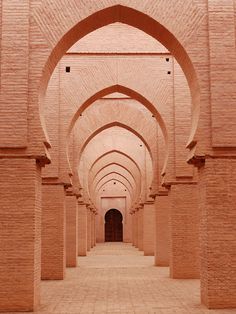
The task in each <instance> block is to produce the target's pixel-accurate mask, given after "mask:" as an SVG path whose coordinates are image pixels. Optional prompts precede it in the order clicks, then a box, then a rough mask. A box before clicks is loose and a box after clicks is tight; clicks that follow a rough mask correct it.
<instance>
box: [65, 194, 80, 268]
mask: <svg viewBox="0 0 236 314" xmlns="http://www.w3.org/2000/svg"><path fill="white" fill-rule="evenodd" d="M77 256H78V201H77V198H76V197H75V196H69V195H67V196H66V266H67V267H76V266H77Z"/></svg>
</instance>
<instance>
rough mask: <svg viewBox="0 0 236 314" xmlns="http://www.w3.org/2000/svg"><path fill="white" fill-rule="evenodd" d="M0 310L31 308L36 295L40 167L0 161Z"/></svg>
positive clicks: (26, 162) (30, 161)
mask: <svg viewBox="0 0 236 314" xmlns="http://www.w3.org/2000/svg"><path fill="white" fill-rule="evenodd" d="M0 173H1V175H0V187H1V188H0V283H1V284H0V311H1V312H8V311H9V312H15V311H33V310H35V309H37V306H38V304H39V300H40V295H39V292H40V291H39V290H40V276H41V274H40V253H41V241H40V237H41V169H40V167H39V166H38V164H37V163H36V161H35V160H34V159H23V158H22V159H13V158H12V159H7V158H4V159H1V162H0Z"/></svg>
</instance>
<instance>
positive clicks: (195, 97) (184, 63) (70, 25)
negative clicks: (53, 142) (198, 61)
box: [34, 0, 203, 148]
mask: <svg viewBox="0 0 236 314" xmlns="http://www.w3.org/2000/svg"><path fill="white" fill-rule="evenodd" d="M150 2H152V1H150ZM175 2H176V3H177V5H178V8H180V7H181V10H182V12H183V11H184V8H183V6H182V5H181V3H180V2H181V1H180V0H179V1H175ZM188 2H190V3H191V5H192V7H194V8H195V9H197V8H196V5H195V4H194V3H193V1H191V0H190V1H188ZM108 3H109V2H108ZM43 4H44V5H42V6H41V7H39V8H38V9H36V10H35V14H34V17H35V19H36V20H37V21H38V23H39V24H41V25H40V26H41V28H43V26H42V20H44V18H45V20H46V21H47V22H48V23H49V25H51V24H53V22H52V21H51V19H48V16H55V13H54V7H53V5H50V3H48V1H44V2H43ZM125 4H126V1H123V2H122V4H121V3H119V2H118V3H117V4H115V5H112V6H108V7H107V6H106V4H105V3H103V2H101V3H100V4H99V5H98V4H95V3H91V5H89V4H88V3H87V2H86V5H87V7H86V8H85V7H83V4H80V14H79V15H77V16H76V14H78V12H76V10H78V8H77V7H76V6H75V13H74V14H75V15H74V16H71V21H61V22H62V23H60V18H61V19H63V18H64V16H65V15H62V16H63V17H60V16H56V17H57V23H56V25H52V30H50V31H51V33H50V31H49V28H50V27H49V28H48V27H47V28H45V29H44V28H43V30H44V31H45V33H48V40H49V41H50V44H51V46H52V49H51V51H50V54H49V56H48V59H47V60H46V64H45V66H44V70H43V76H42V78H41V84H40V86H41V88H40V95H44V92H45V90H46V87H47V84H48V81H49V78H50V76H51V74H52V71H53V70H54V68H55V66H56V64H57V63H58V61H59V60H60V59H61V57H62V56H63V55H64V54H65V52H66V51H67V50H68V49H69V48H70V47H71V46H72V45H73V44H74V43H75V42H77V41H78V40H79V39H81V38H82V37H84V36H85V35H87V34H89V33H90V32H92V31H94V30H96V29H98V28H101V27H103V26H105V25H109V24H111V23H115V22H121V23H124V24H127V25H130V26H133V27H136V28H138V29H140V30H142V31H144V32H145V33H147V34H148V35H150V36H152V37H153V38H155V39H156V40H158V41H159V42H160V43H161V44H163V45H164V46H165V47H166V48H167V49H168V50H169V51H170V52H171V53H172V54H173V55H174V57H175V58H176V60H177V61H178V63H179V64H180V66H181V67H182V69H183V71H184V73H185V76H186V78H187V80H188V83H189V86H190V91H191V95H192V103H193V110H192V112H193V121H192V128H191V132H190V138H189V142H188V146H189V147H190V148H191V147H193V146H195V145H196V141H195V140H194V136H195V133H196V130H197V126H198V120H199V115H200V88H199V82H198V79H197V74H196V71H195V68H194V66H193V62H192V61H191V59H190V56H189V54H188V53H187V51H186V49H185V47H184V38H182V42H181V41H180V38H181V31H180V30H181V26H182V28H183V29H185V31H186V34H185V36H187V35H188V36H190V35H192V34H190V33H191V32H192V33H193V32H194V31H195V32H197V25H195V24H196V22H195V21H192V25H191V21H190V24H189V21H187V23H186V21H185V20H184V21H183V20H182V21H181V20H180V21H179V25H178V26H179V27H178V28H177V27H176V28H175V27H173V23H171V22H170V19H169V20H168V19H167V20H166V18H165V17H166V16H167V15H168V14H166V10H167V8H166V7H165V6H163V4H157V3H156V4H155V5H156V8H159V12H158V17H156V18H155V16H154V17H152V16H151V15H152V13H151V12H150V11H148V12H142V11H145V9H146V8H145V6H144V7H143V6H141V7H139V6H138V5H137V4H136V6H137V8H131V7H130V5H129V4H128V1H127V5H125ZM60 5H61V6H62V8H61V9H62V11H67V7H66V2H65V3H64V7H63V5H62V4H60ZM108 5H109V4H108ZM150 5H151V3H150ZM151 7H153V4H152V5H151ZM188 7H189V6H188ZM88 8H89V9H88ZM83 10H84V12H83ZM168 10H169V12H168V13H169V15H170V16H173V15H174V16H176V11H175V10H176V5H174V4H173V6H171V7H168ZM153 11H154V12H155V13H156V12H157V11H158V10H153ZM199 11H200V10H197V13H198V14H199ZM85 12H86V13H85ZM182 12H181V13H182ZM156 14H157V13H156ZM202 15H203V14H202ZM78 16H82V18H80V19H79V18H78ZM188 16H189V15H188ZM200 16H201V13H200V14H199V16H198V17H199V19H198V20H200ZM158 18H159V19H161V22H159V21H158ZM177 18H178V15H177ZM59 25H60V26H59ZM188 25H189V27H190V28H191V29H190V30H189V34H187V33H188V31H187V30H186V27H187V26H188ZM52 33H53V34H52ZM42 126H43V124H42ZM45 131H46V130H45Z"/></svg>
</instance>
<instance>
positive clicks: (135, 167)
mask: <svg viewBox="0 0 236 314" xmlns="http://www.w3.org/2000/svg"><path fill="white" fill-rule="evenodd" d="M112 154H117V157H119V156H121V158H123V157H124V158H125V159H126V160H127V161H128V162H129V168H130V169H131V167H132V171H130V172H131V173H133V175H134V177H135V181H136V183H137V193H138V194H141V178H142V174H141V170H140V168H139V165H138V164H137V163H136V162H135V160H133V159H132V157H130V156H129V155H127V154H125V153H124V152H120V151H116V150H113V151H109V152H106V153H104V154H103V155H102V156H100V157H99V158H97V159H96V160H95V162H94V163H93V165H92V166H91V168H90V169H89V177H90V176H91V173H92V171H93V169H94V168H95V169H96V168H97V167H98V169H96V170H95V174H96V173H97V172H98V171H99V169H101V168H104V167H106V166H107V165H108V164H107V163H106V160H105V158H106V156H109V155H112ZM104 160H105V162H103V161H104ZM113 160H116V159H114V158H113ZM118 163H119V164H120V165H121V161H118ZM100 164H101V167H100ZM121 166H122V165H121ZM126 169H127V170H128V168H126ZM91 182H92V179H90V178H89V184H90V183H91Z"/></svg>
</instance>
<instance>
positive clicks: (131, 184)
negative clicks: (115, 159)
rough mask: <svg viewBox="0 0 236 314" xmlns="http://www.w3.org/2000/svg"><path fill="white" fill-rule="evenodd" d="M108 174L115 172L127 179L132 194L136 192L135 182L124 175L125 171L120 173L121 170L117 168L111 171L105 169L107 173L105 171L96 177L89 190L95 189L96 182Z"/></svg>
mask: <svg viewBox="0 0 236 314" xmlns="http://www.w3.org/2000/svg"><path fill="white" fill-rule="evenodd" d="M109 174H117V175H119V176H121V177H123V178H124V179H125V180H127V182H128V183H129V184H130V186H131V188H132V190H133V191H134V194H136V193H135V192H136V182H135V181H133V182H132V180H131V178H130V177H128V176H126V175H125V173H122V172H121V171H119V170H118V169H113V170H111V171H107V173H105V174H104V175H102V177H101V178H98V179H97V180H96V181H94V183H93V186H91V187H90V191H91V190H96V188H97V186H98V184H99V183H100V182H101V181H102V180H103V179H104V178H105V177H106V176H108V175H109Z"/></svg>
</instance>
